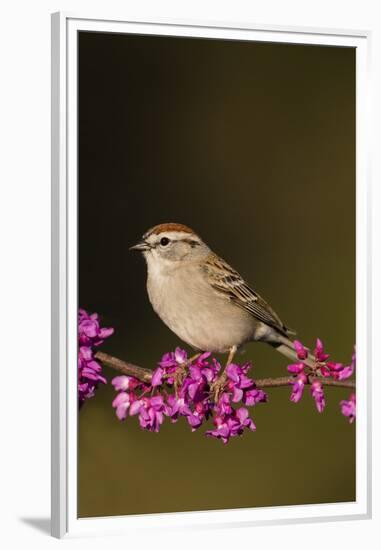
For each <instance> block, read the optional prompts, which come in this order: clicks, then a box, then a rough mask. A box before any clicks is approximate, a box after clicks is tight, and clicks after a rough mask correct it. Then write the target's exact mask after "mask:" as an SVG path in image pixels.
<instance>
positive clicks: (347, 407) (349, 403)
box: [340, 393, 356, 424]
mask: <svg viewBox="0 0 381 550" xmlns="http://www.w3.org/2000/svg"><path fill="white" fill-rule="evenodd" d="M340 406H341V413H342V414H343V415H344V416H346V417H347V418H348V420H349V422H350V423H351V424H352V422H353V421H354V420H355V418H356V395H355V394H354V393H352V394H351V395H350V397H349V399H348V400H345V399H344V400H343V401H340Z"/></svg>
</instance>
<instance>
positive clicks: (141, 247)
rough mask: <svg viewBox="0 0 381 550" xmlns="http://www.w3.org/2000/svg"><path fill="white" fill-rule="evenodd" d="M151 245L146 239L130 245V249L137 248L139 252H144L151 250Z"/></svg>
mask: <svg viewBox="0 0 381 550" xmlns="http://www.w3.org/2000/svg"><path fill="white" fill-rule="evenodd" d="M150 248H151V247H150V245H149V244H148V243H147V242H146V241H140V242H139V243H138V244H135V245H134V246H131V247H130V250H136V251H137V252H144V251H145V250H149V249H150Z"/></svg>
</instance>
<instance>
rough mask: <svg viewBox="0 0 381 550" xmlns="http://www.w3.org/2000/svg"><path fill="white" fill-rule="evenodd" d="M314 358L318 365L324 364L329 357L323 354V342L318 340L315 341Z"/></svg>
mask: <svg viewBox="0 0 381 550" xmlns="http://www.w3.org/2000/svg"><path fill="white" fill-rule="evenodd" d="M314 356H315V359H316V361H318V362H319V363H325V361H326V360H327V359H328V357H329V355H328V354H327V353H324V346H323V342H322V341H321V340H320V338H317V340H316V347H315V350H314Z"/></svg>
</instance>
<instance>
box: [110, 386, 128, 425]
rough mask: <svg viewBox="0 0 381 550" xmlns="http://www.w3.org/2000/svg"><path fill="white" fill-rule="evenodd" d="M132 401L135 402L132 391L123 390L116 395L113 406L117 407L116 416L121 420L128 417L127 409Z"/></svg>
mask: <svg viewBox="0 0 381 550" xmlns="http://www.w3.org/2000/svg"><path fill="white" fill-rule="evenodd" d="M131 403H133V394H132V393H126V392H124V391H122V392H120V393H118V395H117V396H116V397H115V399H114V401H113V402H112V406H113V407H114V408H115V409H116V416H117V417H118V418H119V420H125V419H126V418H127V411H128V408H129V407H130V405H131Z"/></svg>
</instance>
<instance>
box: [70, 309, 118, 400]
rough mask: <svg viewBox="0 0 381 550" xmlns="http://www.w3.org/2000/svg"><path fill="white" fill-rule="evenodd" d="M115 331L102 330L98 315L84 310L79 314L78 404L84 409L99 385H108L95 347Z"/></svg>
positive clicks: (110, 329) (109, 329)
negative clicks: (83, 406) (97, 358)
mask: <svg viewBox="0 0 381 550" xmlns="http://www.w3.org/2000/svg"><path fill="white" fill-rule="evenodd" d="M113 332H114V329H112V328H101V327H100V324H99V317H98V315H97V314H96V313H93V314H91V315H89V314H88V313H87V312H86V311H85V310H84V309H80V310H79V312H78V343H79V350H78V404H79V407H82V405H83V403H84V402H85V401H86V399H90V398H91V397H93V396H94V395H95V390H96V388H97V387H98V384H99V383H102V384H106V383H107V381H106V378H105V377H104V376H102V367H101V365H100V364H99V363H98V362H97V361H96V360H95V359H94V356H93V349H92V348H93V347H94V346H99V345H100V344H102V342H103V341H104V340H105V338H108V337H109V336H110V335H111V334H112V333H113Z"/></svg>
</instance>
